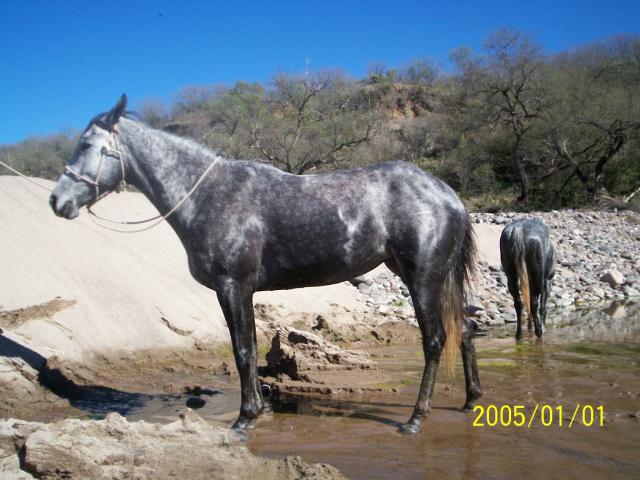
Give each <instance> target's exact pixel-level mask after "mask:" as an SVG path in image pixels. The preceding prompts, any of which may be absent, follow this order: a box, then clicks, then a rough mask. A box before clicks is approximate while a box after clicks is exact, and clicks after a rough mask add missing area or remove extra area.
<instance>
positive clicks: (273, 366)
mask: <svg viewBox="0 0 640 480" xmlns="http://www.w3.org/2000/svg"><path fill="white" fill-rule="evenodd" d="M267 367H268V369H269V371H270V373H271V375H272V376H278V375H283V374H284V375H287V376H288V377H289V378H291V379H292V380H304V381H311V382H313V372H314V371H318V370H340V369H342V370H353V369H374V370H375V364H374V362H373V361H372V360H371V359H370V358H369V357H368V356H367V355H366V354H364V353H362V352H356V351H353V350H343V349H341V348H340V347H338V346H337V345H334V344H332V343H330V342H327V341H325V340H324V339H322V338H321V337H319V336H318V335H315V334H313V333H310V332H305V331H304V330H298V329H296V328H293V327H288V326H282V327H279V328H278V330H277V332H276V334H275V336H274V337H273V339H272V341H271V349H270V350H269V352H267Z"/></svg>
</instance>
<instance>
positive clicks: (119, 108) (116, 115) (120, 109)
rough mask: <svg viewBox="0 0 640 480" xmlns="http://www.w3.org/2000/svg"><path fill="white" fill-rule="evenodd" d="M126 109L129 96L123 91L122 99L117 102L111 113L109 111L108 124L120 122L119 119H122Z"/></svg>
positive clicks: (112, 124)
mask: <svg viewBox="0 0 640 480" xmlns="http://www.w3.org/2000/svg"><path fill="white" fill-rule="evenodd" d="M126 109H127V96H126V95H125V94H124V93H123V94H122V96H121V97H120V100H118V103H117V104H116V106H115V107H113V108H112V109H111V111H110V112H109V113H107V118H106V122H107V124H109V125H111V126H114V125H115V124H116V123H118V120H120V117H121V116H122V114H123V113H124V112H125V110H126Z"/></svg>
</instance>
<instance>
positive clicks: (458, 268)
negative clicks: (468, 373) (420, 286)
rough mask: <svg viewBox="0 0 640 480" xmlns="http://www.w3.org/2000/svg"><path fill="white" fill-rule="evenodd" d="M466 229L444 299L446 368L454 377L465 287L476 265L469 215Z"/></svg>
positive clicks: (460, 337)
mask: <svg viewBox="0 0 640 480" xmlns="http://www.w3.org/2000/svg"><path fill="white" fill-rule="evenodd" d="M464 229H465V231H464V235H463V237H462V241H461V242H460V245H459V247H458V252H457V253H456V256H455V257H454V259H453V264H452V266H451V268H450V270H449V273H447V277H446V278H445V281H444V285H443V289H442V295H441V297H440V298H441V312H442V322H443V324H444V331H445V333H446V335H447V339H446V342H445V344H444V351H443V356H444V368H445V371H446V372H447V373H448V374H452V373H453V372H454V369H455V365H456V357H457V355H458V349H459V348H460V342H461V340H462V329H463V322H464V300H465V287H466V286H468V284H469V283H470V281H471V278H472V277H473V275H474V271H475V265H476V255H477V251H476V242H475V233H474V231H473V224H472V223H471V218H470V217H469V215H467V216H466V221H465V223H464Z"/></svg>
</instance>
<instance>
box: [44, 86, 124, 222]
mask: <svg viewBox="0 0 640 480" xmlns="http://www.w3.org/2000/svg"><path fill="white" fill-rule="evenodd" d="M126 107H127V97H126V95H122V97H120V100H119V101H118V103H117V104H116V106H115V107H113V109H111V111H109V112H108V113H105V114H103V115H98V116H97V117H96V118H94V119H93V120H92V121H91V123H89V126H88V127H87V129H86V130H85V131H84V133H83V134H82V135H81V136H80V141H79V142H78V146H77V147H76V150H75V153H74V154H73V157H72V158H71V160H70V161H69V164H68V165H67V166H66V167H65V171H64V173H63V174H62V175H61V176H60V179H59V180H58V183H57V184H56V186H55V188H54V189H53V193H52V194H51V197H50V198H49V205H51V208H52V209H53V211H54V212H55V214H56V215H58V216H59V217H65V218H68V219H72V218H76V217H77V216H78V215H79V213H80V212H79V211H80V208H81V207H83V206H85V205H88V204H91V203H93V202H95V201H96V200H98V199H99V198H100V197H101V196H103V195H105V194H106V193H109V192H112V191H114V190H116V189H117V188H118V186H119V185H120V182H122V181H124V163H123V159H122V154H121V152H119V151H118V147H117V139H116V135H117V133H116V125H117V123H118V120H120V117H121V116H122V114H123V113H124V112H125V109H126Z"/></svg>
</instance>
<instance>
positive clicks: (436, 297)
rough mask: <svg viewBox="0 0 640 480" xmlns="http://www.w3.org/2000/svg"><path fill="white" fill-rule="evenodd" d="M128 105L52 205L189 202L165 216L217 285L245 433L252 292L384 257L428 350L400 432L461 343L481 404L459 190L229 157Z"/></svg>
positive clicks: (375, 174)
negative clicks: (119, 196) (290, 170)
mask: <svg viewBox="0 0 640 480" xmlns="http://www.w3.org/2000/svg"><path fill="white" fill-rule="evenodd" d="M125 107H126V97H125V96H124V95H123V97H122V98H121V99H120V102H119V103H118V104H117V105H116V106H115V107H114V108H113V109H112V110H111V111H110V112H108V113H105V114H102V115H98V116H97V117H96V118H94V119H93V120H92V121H91V122H90V124H89V126H88V127H87V129H86V130H85V131H84V133H83V134H82V136H81V138H80V142H79V145H78V148H77V150H76V152H75V154H74V156H73V158H72V159H71V162H70V165H69V166H68V167H67V169H66V171H65V173H64V174H63V175H62V176H61V177H60V180H59V181H58V184H57V185H56V187H55V189H54V191H53V194H52V195H51V199H50V204H51V207H52V208H53V210H54V212H55V213H56V214H57V215H60V216H63V217H66V218H69V219H71V218H75V217H76V216H78V213H79V208H80V207H81V206H84V205H90V204H92V203H93V202H95V200H96V198H99V197H100V196H102V195H103V194H104V193H105V192H109V191H113V190H114V189H116V188H117V187H118V185H119V183H120V182H122V181H123V180H125V179H126V181H127V182H128V183H131V184H132V185H134V186H136V187H137V188H138V189H140V190H141V191H142V192H143V193H144V194H145V195H146V196H147V197H148V198H149V200H150V201H151V202H152V203H153V204H154V205H155V206H156V208H157V209H158V210H159V212H160V213H162V214H166V213H168V212H171V210H172V207H175V206H176V205H178V204H180V208H178V209H176V211H175V213H173V214H172V215H170V216H169V217H168V218H167V221H168V222H169V223H170V224H171V226H172V227H173V229H174V230H175V232H176V233H177V235H178V237H179V238H180V240H181V241H182V244H183V245H184V248H185V249H186V251H187V255H188V259H189V268H190V270H191V273H192V275H193V276H194V278H195V279H196V280H197V281H198V282H200V283H202V284H203V285H205V286H207V287H209V288H211V289H213V290H215V291H216V293H217V295H218V300H219V302H220V305H221V307H222V310H223V312H224V315H225V318H226V321H227V324H228V326H229V329H230V333H231V340H232V344H233V351H234V356H235V360H236V365H237V367H238V372H239V374H240V382H241V396H242V400H241V401H242V404H241V407H240V415H239V417H238V419H237V421H236V422H235V424H234V428H244V427H246V426H247V425H249V424H250V423H252V422H253V421H254V420H255V418H256V417H257V416H258V414H259V413H260V412H261V411H262V409H263V398H262V396H261V391H260V384H259V381H258V377H257V349H256V333H255V321H254V312H253V302H252V297H253V293H254V292H256V291H259V290H276V289H288V288H296V287H306V286H313V285H327V284H331V283H336V282H341V281H344V280H347V279H350V278H353V277H355V276H357V275H361V274H363V273H365V272H367V271H369V270H371V269H373V268H374V267H376V266H377V265H379V264H381V263H383V262H384V263H386V264H387V265H388V267H389V268H390V269H391V270H392V271H393V272H395V273H397V274H398V275H399V276H400V277H401V278H402V279H403V281H404V282H405V284H406V285H407V287H408V289H409V291H410V293H411V297H412V299H413V304H414V307H415V313H416V317H417V319H418V323H419V325H420V329H421V332H422V341H423V349H424V354H425V359H426V361H425V369H424V375H423V379H422V384H421V387H420V394H419V398H418V401H417V404H416V407H415V410H414V412H413V415H412V416H411V419H410V420H409V422H408V423H407V424H406V425H404V426H403V428H402V429H403V431H407V432H417V431H418V430H419V428H420V423H421V420H422V418H423V416H425V415H426V414H427V413H428V412H429V410H430V405H431V396H432V393H433V386H434V382H435V377H436V370H437V368H438V364H439V361H440V354H441V352H442V351H443V350H444V356H445V360H446V359H447V357H453V360H455V356H456V351H457V349H458V348H461V350H462V354H463V355H462V356H463V364H464V372H465V380H466V382H465V383H466V394H467V399H466V404H465V406H466V407H467V408H471V407H472V405H473V402H474V401H475V400H477V399H478V398H479V397H480V396H481V394H482V390H481V387H480V381H479V377H478V371H477V366H476V360H475V351H474V347H473V344H472V341H471V332H470V329H469V328H467V327H466V325H465V324H464V317H463V313H462V312H463V297H464V285H465V282H466V281H467V278H466V277H467V275H468V274H469V272H470V270H471V269H472V266H473V262H474V254H475V246H474V240H473V231H472V227H471V224H470V222H469V218H468V215H467V213H466V211H465V209H464V207H463V205H462V203H461V202H460V200H459V199H458V197H457V196H456V194H455V193H454V192H453V190H451V188H449V187H448V186H447V185H446V184H445V183H443V182H442V181H440V180H439V179H437V178H434V177H432V176H430V175H428V174H426V173H424V172H423V171H422V170H420V169H419V168H416V167H414V166H412V165H409V164H406V163H402V162H393V163H384V164H380V165H375V166H373V167H370V168H366V169H358V170H348V171H340V172H334V173H326V174H321V175H305V176H298V175H290V174H287V173H284V172H282V171H280V170H278V169H276V168H273V167H270V166H267V165H264V164H260V163H257V162H248V161H232V160H227V159H224V158H222V157H220V156H219V155H217V154H216V153H215V152H213V151H211V150H209V149H207V148H205V147H203V146H200V145H198V144H196V143H195V142H192V141H190V140H186V139H183V138H179V137H176V136H174V135H171V134H168V133H165V132H161V131H158V130H154V129H152V128H149V127H148V126H146V125H144V124H142V123H141V122H138V121H135V120H133V119H131V118H128V117H127V116H126V115H124V111H125ZM212 166H213V167H212ZM208 168H210V169H211V170H210V172H209V173H208V174H207V175H206V176H204V177H203V172H206V171H207V169H208ZM199 179H202V183H201V184H200V185H199V187H198V188H197V189H195V190H194V191H193V192H192V194H191V195H189V191H190V190H191V189H192V187H193V186H194V185H195V184H196V183H197V182H198V180H199ZM185 198H186V200H184V199H185ZM183 200H184V201H183ZM181 202H182V203H181ZM445 342H446V343H445ZM445 363H446V362H445Z"/></svg>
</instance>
